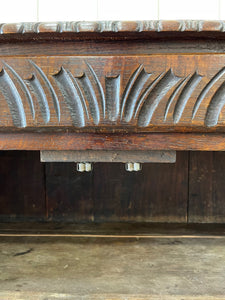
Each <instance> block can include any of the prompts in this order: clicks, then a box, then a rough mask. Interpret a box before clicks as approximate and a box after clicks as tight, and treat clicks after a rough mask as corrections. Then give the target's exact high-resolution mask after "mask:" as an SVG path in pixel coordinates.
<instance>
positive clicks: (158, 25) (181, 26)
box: [0, 20, 225, 34]
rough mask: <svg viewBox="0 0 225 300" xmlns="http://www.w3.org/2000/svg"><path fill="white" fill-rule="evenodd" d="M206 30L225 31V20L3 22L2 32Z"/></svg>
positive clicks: (0, 27)
mask: <svg viewBox="0 0 225 300" xmlns="http://www.w3.org/2000/svg"><path fill="white" fill-rule="evenodd" d="M171 31H173V32H174V31H175V32H184V31H185V32H204V31H216V32H224V31H225V21H220V20H218V21H203V20H175V21H162V20H149V21H93V22H89V21H78V22H75V21H74V22H52V23H42V22H39V23H12V24H10V23H2V24H0V34H12V33H14V34H15V33H16V34H24V33H37V34H38V33H52V32H56V33H65V32H73V33H79V32H84V33H85V32H87V33H88V32H99V33H101V32H171Z"/></svg>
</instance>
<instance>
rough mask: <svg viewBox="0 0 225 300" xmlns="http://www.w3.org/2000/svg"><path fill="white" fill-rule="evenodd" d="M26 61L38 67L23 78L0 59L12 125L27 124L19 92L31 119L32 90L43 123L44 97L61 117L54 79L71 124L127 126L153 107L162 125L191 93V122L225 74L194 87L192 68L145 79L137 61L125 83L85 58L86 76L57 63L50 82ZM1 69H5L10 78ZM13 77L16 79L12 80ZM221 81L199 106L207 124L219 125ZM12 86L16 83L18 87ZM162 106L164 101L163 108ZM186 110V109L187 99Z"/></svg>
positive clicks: (142, 122) (146, 117)
mask: <svg viewBox="0 0 225 300" xmlns="http://www.w3.org/2000/svg"><path fill="white" fill-rule="evenodd" d="M146 26H147V25H146ZM60 30H61V29H60ZM29 62H30V64H31V65H32V66H33V67H34V69H35V70H36V71H37V72H36V73H35V74H33V75H32V77H31V78H30V79H28V80H23V79H22V78H21V77H20V75H19V74H18V73H17V72H16V71H15V70H14V69H13V68H12V67H11V66H10V65H9V64H7V63H5V62H3V64H4V65H5V69H4V68H3V69H2V71H1V72H0V90H1V92H2V94H3V95H4V97H5V99H6V101H7V104H8V106H9V109H10V113H11V115H12V119H13V123H14V125H15V126H16V127H26V116H25V112H24V107H23V102H22V99H23V98H22V97H26V98H25V99H27V101H28V103H29V106H30V110H31V113H32V116H33V119H34V118H35V106H34V103H35V102H34V101H33V99H32V96H33V94H34V95H35V99H34V100H37V102H38V104H39V106H40V111H41V115H42V118H43V120H44V122H45V123H46V124H47V123H48V122H50V117H51V115H50V109H49V101H51V100H52V102H53V104H54V108H55V112H56V116H57V118H58V121H60V106H59V100H58V95H56V92H55V90H54V87H55V85H54V84H56V85H57V86H58V87H59V89H60V91H61V93H62V96H63V99H64V100H63V101H65V103H66V105H67V107H68V110H69V112H70V115H71V119H72V123H73V125H74V126H75V127H84V126H93V125H99V124H100V125H101V124H104V126H105V124H107V125H109V124H110V122H115V123H116V124H114V125H119V126H124V123H125V122H126V123H130V125H132V126H136V125H138V126H139V127H147V126H149V125H150V124H151V121H152V117H153V114H154V113H155V112H156V113H157V122H158V120H159V121H160V122H161V123H162V124H163V125H165V122H167V123H166V126H167V125H168V124H169V122H170V123H171V120H170V119H169V120H167V116H168V113H169V110H170V108H171V105H172V103H173V102H174V101H176V105H175V108H174V110H173V112H172V114H173V123H172V125H171V126H174V124H177V123H179V122H180V124H181V125H182V122H181V121H180V120H181V117H182V115H183V113H184V110H185V107H186V106H187V103H188V101H189V99H192V97H194V98H195V99H193V100H195V103H194V105H193V106H194V107H193V109H192V118H191V117H190V125H191V126H195V124H194V123H192V120H193V118H194V117H195V115H196V113H197V112H198V110H199V107H200V106H201V103H202V101H203V99H204V98H205V97H206V96H207V94H208V93H209V91H210V89H211V88H212V87H213V86H214V85H215V84H217V83H218V81H219V80H220V79H221V78H222V77H223V76H224V75H225V67H224V68H222V69H220V70H219V71H218V72H217V73H216V74H215V75H214V76H213V77H212V78H211V79H210V80H209V81H208V83H207V84H206V85H205V86H204V87H203V88H202V89H201V90H200V91H199V88H197V86H198V84H199V83H200V82H201V80H202V76H201V75H199V74H198V73H197V72H195V73H192V74H191V75H188V76H186V77H178V76H176V75H175V74H174V73H173V70H172V69H169V70H168V69H167V70H166V71H165V72H163V73H161V74H159V75H158V76H157V74H156V75H155V76H156V77H155V79H154V80H152V81H149V78H150V77H151V75H152V73H147V72H146V71H145V68H144V65H142V64H140V65H138V67H137V68H136V69H135V70H134V71H133V72H132V73H131V74H130V76H129V77H128V80H127V82H125V83H124V80H123V78H122V77H121V75H120V74H118V75H117V76H114V77H110V76H109V77H108V76H105V82H104V84H102V83H101V82H100V79H99V77H98V76H97V74H96V72H95V71H94V69H93V68H92V66H91V65H90V64H89V63H88V62H86V65H87V68H88V71H87V74H88V75H87V74H86V73H83V75H82V76H80V77H74V76H73V75H72V73H71V71H70V70H66V69H64V68H63V67H61V69H60V71H59V72H58V73H56V74H54V75H53V78H54V82H53V85H52V84H51V83H50V81H49V79H48V78H47V75H46V74H44V72H43V71H42V69H41V68H40V67H39V66H38V65H36V64H35V63H34V62H33V61H31V60H29ZM6 70H7V71H9V74H10V76H11V77H10V76H9V75H8V73H7V72H6ZM38 78H40V81H39V80H38ZM13 80H14V81H15V82H16V84H14V82H13ZM221 81H222V82H220V86H219V88H217V90H216V91H215V93H214V95H213V96H212V98H211V100H210V102H209V105H208V107H207V108H205V107H206V106H203V108H202V109H205V111H203V112H202V110H201V116H203V113H205V117H204V121H203V120H202V123H203V122H204V125H205V126H207V127H212V126H216V125H217V124H218V120H219V116H220V113H221V110H222V109H223V106H224V105H225V96H224V95H225V81H224V79H222V80H221ZM25 83H26V84H25ZM17 86H19V88H18V89H17ZM43 86H44V87H43ZM103 86H104V88H103ZM28 87H29V89H28ZM46 89H48V90H49V93H47V94H46V93H45V90H46ZM20 93H21V95H20ZM47 95H51V98H50V99H48V98H47ZM121 95H122V96H121ZM162 100H163V101H162ZM191 103H192V101H191ZM158 106H161V110H160V109H159V110H157V107H158ZM164 106H166V107H165V110H164ZM162 108H163V109H162ZM188 109H189V110H190V104H189V105H188ZM156 110H157V111H156ZM163 110H164V111H163ZM185 111H186V110H185ZM160 114H161V115H160ZM202 118H203V117H202ZM109 121H110V122H109ZM163 121H164V123H163ZM193 124H194V125H193ZM151 125H154V124H151ZM160 125H161V124H160Z"/></svg>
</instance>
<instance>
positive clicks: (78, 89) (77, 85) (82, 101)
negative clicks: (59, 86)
mask: <svg viewBox="0 0 225 300" xmlns="http://www.w3.org/2000/svg"><path fill="white" fill-rule="evenodd" d="M67 73H68V74H69V76H70V78H71V80H72V82H73V84H74V86H75V88H76V89H77V93H78V95H79V97H80V100H81V104H82V106H83V110H84V111H85V114H86V117H87V119H89V113H88V109H87V105H86V101H85V99H84V95H83V93H82V91H81V88H80V86H79V84H78V82H77V80H76V78H75V77H73V75H72V74H71V72H70V71H68V70H67Z"/></svg>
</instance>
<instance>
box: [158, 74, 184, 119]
mask: <svg viewBox="0 0 225 300" xmlns="http://www.w3.org/2000/svg"><path fill="white" fill-rule="evenodd" d="M188 78H189V76H188V77H186V78H184V79H183V80H182V81H181V82H180V83H179V84H178V86H177V87H176V88H175V90H174V91H173V93H172V95H171V96H170V98H169V100H168V101H167V104H166V109H165V114H164V121H165V120H166V118H167V115H168V112H169V109H170V106H171V104H172V102H173V100H174V99H175V97H176V96H177V94H178V93H179V91H180V90H181V88H182V87H183V85H184V84H185V83H186V81H187V80H188Z"/></svg>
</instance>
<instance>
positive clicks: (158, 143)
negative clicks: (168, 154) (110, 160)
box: [0, 132, 225, 151]
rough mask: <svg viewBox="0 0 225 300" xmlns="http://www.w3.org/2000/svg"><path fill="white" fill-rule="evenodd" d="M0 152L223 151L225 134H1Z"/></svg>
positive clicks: (224, 148) (224, 149)
mask: <svg viewBox="0 0 225 300" xmlns="http://www.w3.org/2000/svg"><path fill="white" fill-rule="evenodd" d="M0 150H204V151H225V134H222V133H221V134H218V133H209V134H203V133H138V134H137V133H127V134H115V133H113V134H103V133H65V132H64V133H45V132H42V133H31V132H29V133H0Z"/></svg>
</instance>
